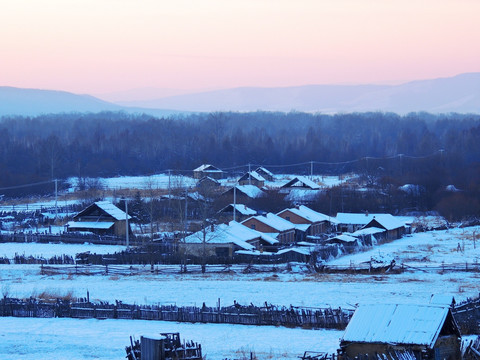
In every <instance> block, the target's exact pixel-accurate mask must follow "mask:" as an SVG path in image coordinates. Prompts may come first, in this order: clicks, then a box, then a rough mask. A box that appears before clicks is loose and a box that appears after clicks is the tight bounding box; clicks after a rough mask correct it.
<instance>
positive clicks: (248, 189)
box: [236, 185, 265, 199]
mask: <svg viewBox="0 0 480 360" xmlns="http://www.w3.org/2000/svg"><path fill="white" fill-rule="evenodd" d="M236 188H237V191H240V192H241V193H243V194H245V195H247V196H248V197H249V198H252V199H256V198H259V197H262V196H263V195H265V193H264V192H263V191H262V190H260V189H259V188H258V187H256V186H255V185H237V186H236Z"/></svg>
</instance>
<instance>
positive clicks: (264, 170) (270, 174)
mask: <svg viewBox="0 0 480 360" xmlns="http://www.w3.org/2000/svg"><path fill="white" fill-rule="evenodd" d="M255 171H256V172H259V171H262V172H264V173H265V174H267V175H269V176H273V173H272V172H271V171H269V170H267V169H265V168H264V167H263V166H260V167H259V168H257V169H256V170H255Z"/></svg>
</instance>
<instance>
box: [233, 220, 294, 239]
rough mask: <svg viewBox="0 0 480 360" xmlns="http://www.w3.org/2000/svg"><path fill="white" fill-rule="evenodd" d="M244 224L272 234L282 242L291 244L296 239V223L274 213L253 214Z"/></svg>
mask: <svg viewBox="0 0 480 360" xmlns="http://www.w3.org/2000/svg"><path fill="white" fill-rule="evenodd" d="M242 224H243V225H245V226H247V227H249V228H251V229H253V230H257V231H260V232H262V233H266V234H270V235H271V236H273V237H275V238H276V239H277V240H279V241H280V243H281V244H290V243H293V242H294V241H295V224H293V223H291V222H290V221H287V220H285V219H283V218H281V217H280V216H277V215H275V214H272V213H268V214H266V215H265V216H263V215H259V216H252V217H250V218H248V219H247V220H245V221H243V222H242Z"/></svg>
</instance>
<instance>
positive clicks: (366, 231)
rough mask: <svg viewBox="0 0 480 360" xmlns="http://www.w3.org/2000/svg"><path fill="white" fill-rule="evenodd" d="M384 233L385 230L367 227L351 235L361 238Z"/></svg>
mask: <svg viewBox="0 0 480 360" xmlns="http://www.w3.org/2000/svg"><path fill="white" fill-rule="evenodd" d="M382 232H385V229H380V228H377V227H369V228H364V229H360V230H357V231H355V232H353V233H352V236H362V235H373V234H378V233H382Z"/></svg>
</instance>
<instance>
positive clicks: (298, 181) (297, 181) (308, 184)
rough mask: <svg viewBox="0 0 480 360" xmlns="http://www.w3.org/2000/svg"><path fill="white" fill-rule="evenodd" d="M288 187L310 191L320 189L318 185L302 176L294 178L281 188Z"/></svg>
mask: <svg viewBox="0 0 480 360" xmlns="http://www.w3.org/2000/svg"><path fill="white" fill-rule="evenodd" d="M289 187H303V188H310V189H312V190H318V189H320V185H318V184H316V183H314V182H313V181H312V180H310V179H307V178H306V177H304V176H296V177H294V178H293V179H292V180H290V181H289V182H287V183H286V184H285V185H283V186H282V188H289Z"/></svg>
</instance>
